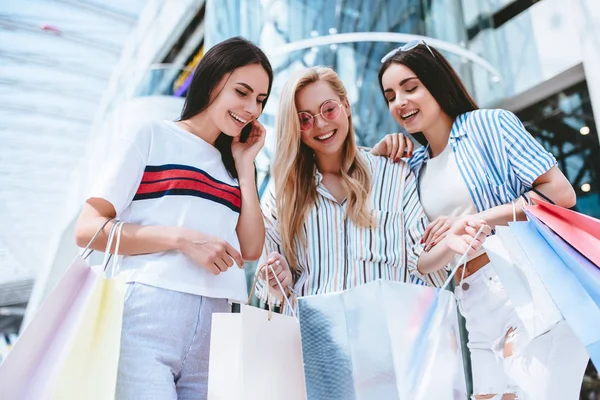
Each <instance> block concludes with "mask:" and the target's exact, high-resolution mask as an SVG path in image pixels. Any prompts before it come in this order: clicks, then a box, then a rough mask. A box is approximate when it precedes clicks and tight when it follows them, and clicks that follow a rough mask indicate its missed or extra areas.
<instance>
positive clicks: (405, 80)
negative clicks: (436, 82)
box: [400, 76, 418, 86]
mask: <svg viewBox="0 0 600 400" xmlns="http://www.w3.org/2000/svg"><path fill="white" fill-rule="evenodd" d="M413 79H418V78H417V77H416V76H409V77H408V78H406V79H402V80H401V81H400V86H404V84H405V83H406V82H408V81H410V80H413Z"/></svg>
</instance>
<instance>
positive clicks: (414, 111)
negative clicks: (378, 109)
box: [400, 110, 419, 121]
mask: <svg viewBox="0 0 600 400" xmlns="http://www.w3.org/2000/svg"><path fill="white" fill-rule="evenodd" d="M418 113H419V110H412V111H409V112H407V113H404V114H402V115H401V116H400V118H402V119H403V120H404V121H406V120H407V119H410V118H411V117H414V116H415V115H417V114H418Z"/></svg>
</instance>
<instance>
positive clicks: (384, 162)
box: [362, 152, 411, 179]
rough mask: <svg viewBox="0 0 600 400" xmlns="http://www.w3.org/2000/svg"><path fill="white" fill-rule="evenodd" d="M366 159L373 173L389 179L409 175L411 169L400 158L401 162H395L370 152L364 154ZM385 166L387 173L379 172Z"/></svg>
mask: <svg viewBox="0 0 600 400" xmlns="http://www.w3.org/2000/svg"><path fill="white" fill-rule="evenodd" d="M362 155H363V156H364V157H365V158H366V159H367V163H368V164H369V166H370V168H371V175H372V176H373V175H376V176H381V177H382V178H385V179H388V178H389V177H390V175H391V176H393V177H399V178H401V177H402V178H403V177H405V176H406V175H408V171H410V170H411V169H410V166H409V165H408V163H407V162H406V161H404V160H400V162H397V163H394V162H391V161H390V160H389V159H388V158H387V157H382V156H374V155H372V154H370V153H368V152H367V153H363V154H362ZM383 168H385V171H386V173H385V174H380V173H377V172H378V171H381V170H382V169H383Z"/></svg>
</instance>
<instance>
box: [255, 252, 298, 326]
mask: <svg viewBox="0 0 600 400" xmlns="http://www.w3.org/2000/svg"><path fill="white" fill-rule="evenodd" d="M265 268H267V269H270V270H271V272H272V273H273V277H274V278H275V281H276V282H277V286H279V290H280V291H281V294H282V295H283V299H284V302H287V304H288V306H289V307H290V310H291V312H292V315H293V316H294V317H296V313H295V312H294V307H293V306H292V303H291V302H290V300H289V298H288V296H286V294H285V290H284V289H283V285H282V284H281V282H280V281H279V279H277V275H276V274H275V270H273V266H272V265H270V264H268V263H264V264H263V265H261V266H260V267H258V269H257V271H256V275H255V276H254V282H253V283H252V289H251V290H250V295H249V296H248V302H247V303H246V304H250V300H251V299H252V295H253V294H254V291H255V290H256V284H257V283H258V278H259V277H260V273H261V272H262V270H263V269H265ZM265 275H266V276H265V278H266V279H267V280H268V279H269V276H268V270H267V273H266V274H265ZM266 284H267V285H268V282H266ZM270 296H271V291H270V290H267V304H268V306H269V311H271V297H270ZM291 297H295V296H294V294H293V293H292V295H291ZM269 319H271V316H270V315H269Z"/></svg>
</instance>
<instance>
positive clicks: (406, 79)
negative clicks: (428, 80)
mask: <svg viewBox="0 0 600 400" xmlns="http://www.w3.org/2000/svg"><path fill="white" fill-rule="evenodd" d="M413 79H419V78H417V77H416V76H409V77H408V78H405V79H402V80H401V81H400V86H404V84H405V83H406V82H408V81H411V80H413ZM388 92H392V93H393V92H394V89H392V88H387V89H385V90H384V91H383V93H384V94H385V93H388Z"/></svg>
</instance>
